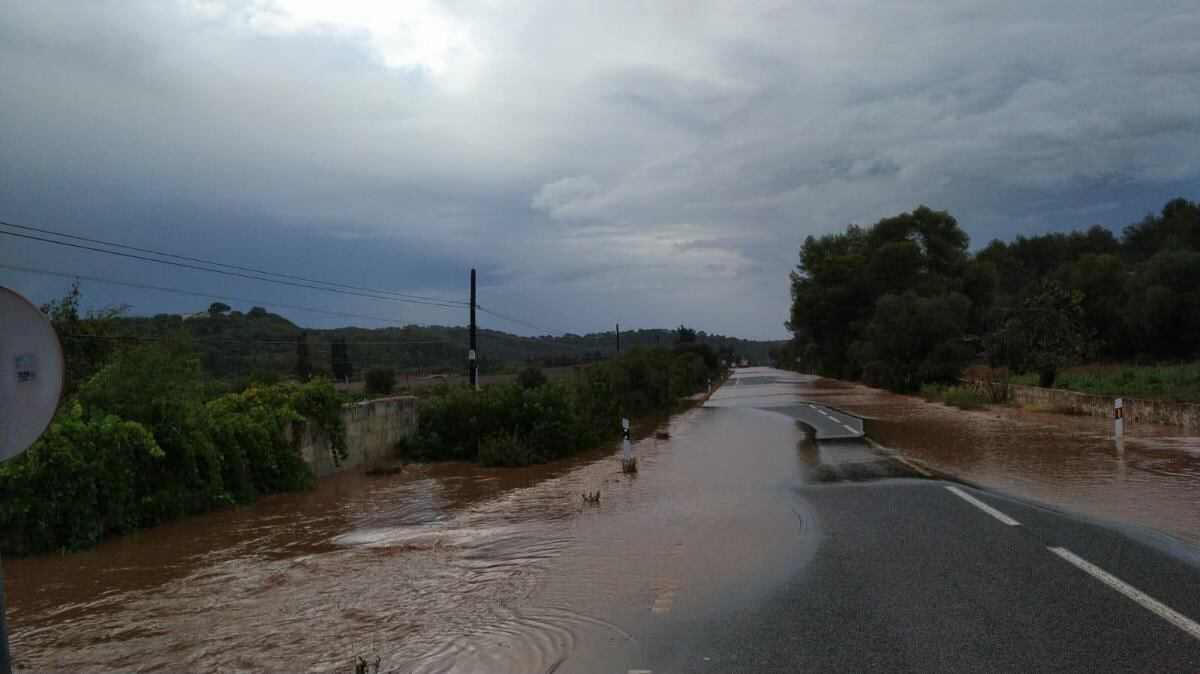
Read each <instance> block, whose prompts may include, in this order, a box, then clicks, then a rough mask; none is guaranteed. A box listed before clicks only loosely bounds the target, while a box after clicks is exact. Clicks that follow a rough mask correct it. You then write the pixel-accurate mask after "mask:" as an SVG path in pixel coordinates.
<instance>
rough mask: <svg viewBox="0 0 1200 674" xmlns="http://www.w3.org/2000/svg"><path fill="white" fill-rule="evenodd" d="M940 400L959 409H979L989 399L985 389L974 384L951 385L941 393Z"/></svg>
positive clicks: (983, 407) (985, 405) (983, 406)
mask: <svg viewBox="0 0 1200 674" xmlns="http://www.w3.org/2000/svg"><path fill="white" fill-rule="evenodd" d="M942 401H943V402H945V403H946V404H947V405H950V406H952V407H957V408H958V409H960V410H981V409H985V408H986V407H987V406H988V402H989V399H988V394H987V392H986V391H983V390H981V389H978V388H975V387H974V386H951V387H950V388H947V389H946V390H945V392H943V393H942Z"/></svg>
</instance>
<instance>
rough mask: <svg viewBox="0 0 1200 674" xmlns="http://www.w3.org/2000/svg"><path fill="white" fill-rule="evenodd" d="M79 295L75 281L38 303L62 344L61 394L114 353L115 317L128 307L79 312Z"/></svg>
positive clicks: (70, 391)
mask: <svg viewBox="0 0 1200 674" xmlns="http://www.w3.org/2000/svg"><path fill="white" fill-rule="evenodd" d="M79 297H80V294H79V282H78V281H76V282H74V283H72V284H71V289H70V290H68V291H67V294H66V295H64V296H62V297H60V298H59V299H57V300H50V301H49V302H46V303H45V304H43V305H42V307H41V309H42V313H43V314H45V315H46V317H47V318H49V319H50V323H51V325H53V326H54V332H55V333H56V334H57V335H58V341H59V344H60V345H61V346H62V352H63V360H64V362H65V365H66V377H65V381H64V383H63V397H64V398H66V396H68V395H70V394H72V393H74V392H75V391H76V390H78V389H79V387H80V386H81V385H82V384H83V382H85V381H87V379H88V378H89V377H91V376H92V375H93V374H95V373H96V372H97V371H98V370H99V369H100V368H102V367H104V364H105V363H107V362H108V361H109V360H111V359H112V357H113V355H114V354H116V353H117V351H118V349H119V347H120V342H119V341H118V339H117V335H116V326H117V318H118V317H119V316H121V314H123V313H125V311H126V309H127V307H126V306H125V305H121V306H118V307H109V308H107V309H103V310H100V311H94V310H91V309H89V310H88V311H87V313H85V314H83V315H80V313H79Z"/></svg>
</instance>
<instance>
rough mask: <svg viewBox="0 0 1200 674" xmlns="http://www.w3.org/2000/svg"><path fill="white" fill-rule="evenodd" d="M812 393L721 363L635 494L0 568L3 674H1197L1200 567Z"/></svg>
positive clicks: (344, 507)
mask: <svg viewBox="0 0 1200 674" xmlns="http://www.w3.org/2000/svg"><path fill="white" fill-rule="evenodd" d="M816 390H817V387H816V386H815V385H814V382H813V379H812V378H808V377H805V376H804V375H798V374H794V373H787V372H782V371H777V370H769V369H765V368H748V369H743V370H737V371H736V372H735V373H734V374H733V376H732V377H730V378H729V380H728V381H727V382H725V383H724V384H723V385H722V386H721V387H720V388H719V389H718V390H716V391H714V392H713V394H712V395H711V396H710V398H709V399H708V400H707V401H706V402H705V403H704V404H703V405H701V406H693V407H690V408H689V409H687V410H685V411H683V412H681V413H678V414H675V415H673V416H671V417H669V418H666V417H664V418H658V419H649V420H645V421H644V422H643V423H641V424H639V425H637V427H635V429H634V442H633V453H634V455H635V456H636V457H637V458H638V472H637V473H636V474H625V473H623V472H622V471H621V467H620V456H621V450H620V448H619V447H618V446H616V445H610V446H608V447H605V448H602V449H598V450H596V451H593V452H588V453H584V454H581V455H578V456H576V457H572V458H570V459H566V460H563V461H559V462H555V463H552V464H546V465H541V466H532V467H528V468H516V469H506V468H484V467H481V466H478V465H475V464H467V463H456V462H445V463H435V464H424V465H408V466H406V467H405V468H404V470H403V472H402V473H401V474H398V475H387V476H381V477H369V476H366V475H362V474H355V473H342V474H339V475H337V476H333V477H331V478H328V479H323V480H321V481H320V482H319V484H318V486H317V488H316V489H315V490H313V491H311V492H305V493H297V494H277V495H272V496H269V497H266V498H263V499H262V500H260V501H259V502H257V503H255V504H253V505H251V506H249V507H246V508H238V509H230V510H226V511H220V512H214V513H208V514H205V515H201V516H197V517H194V518H189V519H186V520H181V521H177V522H172V523H169V524H165V525H163V526H160V527H156V528H154V529H149V530H146V531H142V532H137V533H136V534H131V535H128V536H123V537H117V538H113V539H111V540H107V541H104V542H102V543H101V544H100V545H98V546H96V547H95V548H94V549H91V550H88V551H85V552H81V553H77V554H71V555H48V556H45V557H40V558H26V559H12V560H8V559H6V560H5V562H4V567H5V568H4V571H5V576H6V577H7V578H6V580H7V583H6V588H7V591H8V602H9V614H8V615H9V627H10V633H11V636H12V650H13V654H14V659H15V661H16V664H17V669H19V670H29V671H110V670H121V671H125V670H130V671H133V670H137V671H164V672H175V671H329V672H342V671H353V670H354V669H355V666H356V665H357V664H359V663H364V662H365V663H367V664H368V668H370V666H371V665H372V664H373V663H375V662H378V663H379V668H378V669H379V671H382V672H390V671H402V672H557V673H558V674H563V673H565V672H623V673H628V672H642V673H645V672H676V671H681V672H763V671H797V670H800V671H810V670H811V671H860V670H866V669H870V670H887V671H895V670H899V671H960V670H966V669H969V670H989V671H993V670H1045V669H1067V670H1088V671H1095V670H1105V671H1107V670H1130V669H1138V670H1141V669H1155V670H1159V671H1200V628H1198V627H1197V621H1198V620H1200V573H1198V569H1200V560H1198V559H1197V554H1196V552H1195V551H1194V550H1193V549H1190V548H1186V547H1183V546H1180V545H1177V544H1174V543H1173V542H1172V541H1171V540H1169V539H1166V538H1164V537H1160V536H1157V535H1154V534H1151V533H1147V532H1145V531H1140V530H1132V529H1120V528H1116V527H1113V526H1109V525H1106V524H1102V523H1098V522H1091V521H1086V520H1083V519H1080V518H1077V517H1074V516H1071V515H1067V514H1064V513H1061V512H1056V511H1053V510H1049V509H1046V508H1043V507H1039V506H1037V505H1034V504H1031V503H1029V502H1027V501H1022V500H1018V499H1015V498H1011V497H1008V496H1004V495H1001V494H999V493H995V492H989V491H986V490H980V489H976V488H973V487H972V486H970V485H969V484H965V483H960V482H958V481H956V480H955V479H954V478H953V477H951V476H946V475H943V474H942V473H939V472H937V471H936V470H932V469H931V466H930V464H928V463H926V462H923V461H910V460H909V459H910V458H911V457H910V456H906V455H905V454H903V453H900V452H896V451H893V450H888V449H886V448H881V447H878V446H876V445H873V444H872V443H871V442H870V441H869V440H870V439H869V438H864V437H863V424H862V421H861V420H860V419H858V418H856V417H854V416H852V415H851V414H849V413H848V412H847V407H846V406H845V405H842V404H840V402H839V401H835V400H831V399H829V398H828V397H827V398H825V399H823V400H818V399H816V397H815V396H813V395H812V394H813V393H814V391H816ZM822 402H824V403H825V404H821V403H822ZM906 423H911V424H913V425H914V427H915V430H913V433H914V434H919V433H921V432H923V430H924V429H923V427H922V426H921V425H920V419H919V418H917V419H914V420H912V421H909V422H906ZM878 426H879V420H878V419H872V420H870V421H869V423H868V424H867V430H868V431H871V430H872V429H873V428H877V427H878ZM1053 450H1054V447H1053V446H1046V447H1045V448H1044V450H1043V451H1044V452H1051V451H1053ZM963 451H964V452H970V451H971V448H970V447H964V448H963ZM979 456H984V457H985V458H983V459H979V461H981V462H982V461H985V460H993V461H994V460H995V459H994V457H995V454H992V455H979ZM988 456H990V457H992V458H991V459H987V458H986V457H988ZM1014 460H1016V459H1014ZM584 493H591V494H594V493H599V502H595V501H591V500H585V499H583V498H582V494H584Z"/></svg>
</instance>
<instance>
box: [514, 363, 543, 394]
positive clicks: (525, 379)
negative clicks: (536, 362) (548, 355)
mask: <svg viewBox="0 0 1200 674" xmlns="http://www.w3.org/2000/svg"><path fill="white" fill-rule="evenodd" d="M547 381H549V380H548V379H547V378H546V373H545V372H542V369H541V368H539V367H534V366H533V365H530V366H529V367H527V368H525V369H524V370H521V372H520V374H518V375H517V384H519V385H520V386H521V388H523V389H534V388H537V387H539V386H541V385H543V384H545V383H546V382H547Z"/></svg>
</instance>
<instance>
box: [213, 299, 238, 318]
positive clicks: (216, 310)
mask: <svg viewBox="0 0 1200 674" xmlns="http://www.w3.org/2000/svg"><path fill="white" fill-rule="evenodd" d="M231 308H232V307H230V306H229V305H228V304H225V303H224V302H213V303H212V304H210V305H208V315H209V316H212V317H214V318H215V317H217V316H224V315H225V314H227V313H229V310H230V309H231Z"/></svg>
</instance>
